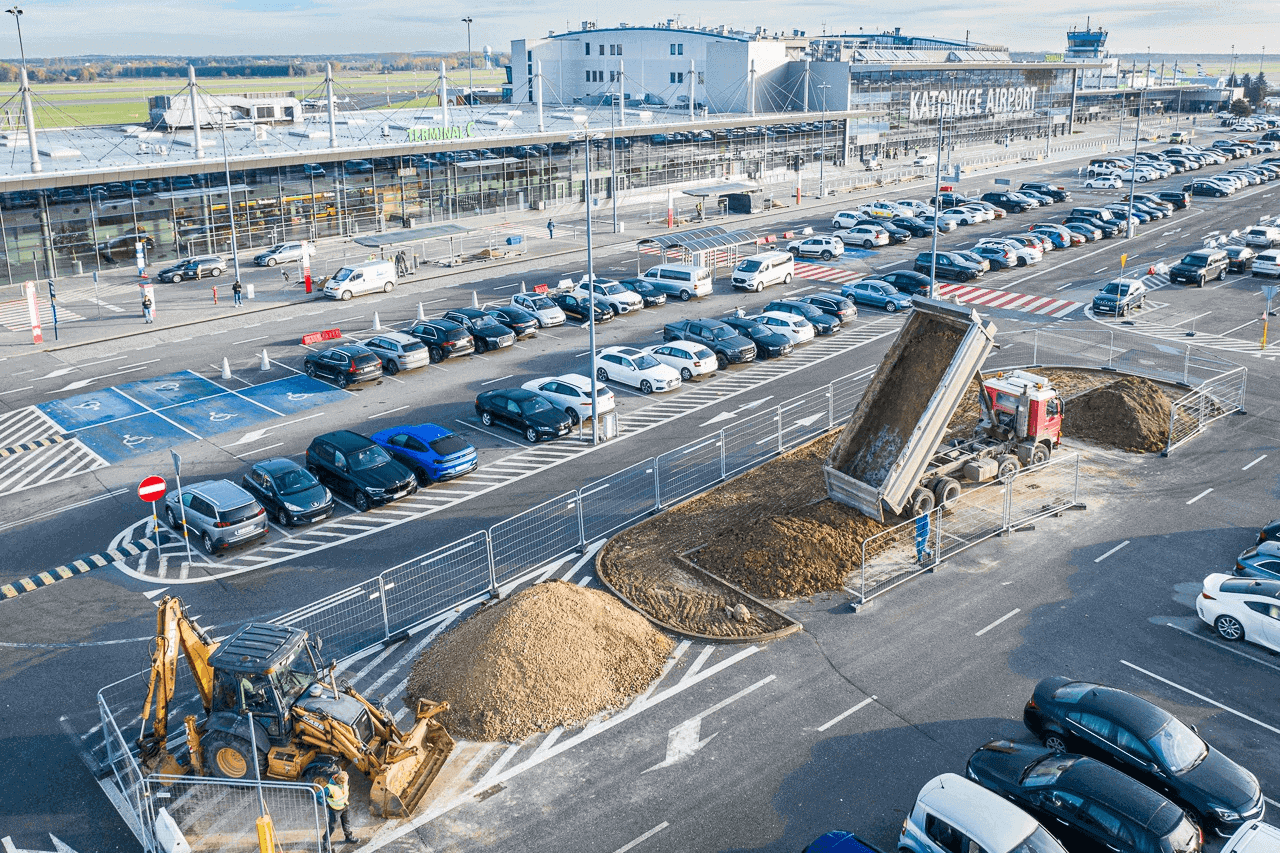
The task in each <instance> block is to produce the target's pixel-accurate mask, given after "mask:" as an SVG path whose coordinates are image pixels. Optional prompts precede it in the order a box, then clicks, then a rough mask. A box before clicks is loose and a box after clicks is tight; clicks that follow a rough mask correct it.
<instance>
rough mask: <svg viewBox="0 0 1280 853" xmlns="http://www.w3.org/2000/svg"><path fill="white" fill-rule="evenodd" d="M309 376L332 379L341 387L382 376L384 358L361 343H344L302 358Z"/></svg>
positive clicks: (303, 368)
mask: <svg viewBox="0 0 1280 853" xmlns="http://www.w3.org/2000/svg"><path fill="white" fill-rule="evenodd" d="M302 370H303V372H304V373H306V374H307V375H308V376H312V377H315V376H323V377H324V378H326V379H331V380H333V382H334V383H335V384H337V386H338V387H339V388H346V387H347V386H348V385H354V384H355V383H357V382H369V381H371V380H373V379H381V378H382V360H381V359H380V358H378V356H377V354H375V353H374V352H373V350H370V349H368V348H367V347H363V346H361V345H360V344H343V345H342V346H337V347H333V348H332V349H327V350H324V351H323V352H309V353H307V357H306V358H304V359H303V360H302Z"/></svg>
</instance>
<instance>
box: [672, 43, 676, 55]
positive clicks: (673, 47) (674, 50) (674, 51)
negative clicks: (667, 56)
mask: <svg viewBox="0 0 1280 853" xmlns="http://www.w3.org/2000/svg"><path fill="white" fill-rule="evenodd" d="M671 55H672V56H675V55H676V46H675V45H674V44H673V45H671Z"/></svg>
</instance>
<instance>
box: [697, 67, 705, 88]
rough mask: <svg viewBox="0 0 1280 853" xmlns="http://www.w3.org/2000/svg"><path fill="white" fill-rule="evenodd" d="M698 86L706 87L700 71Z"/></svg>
mask: <svg viewBox="0 0 1280 853" xmlns="http://www.w3.org/2000/svg"><path fill="white" fill-rule="evenodd" d="M698 85H699V86H705V85H707V81H706V79H705V78H704V77H703V73H702V72H701V71H699V72H698Z"/></svg>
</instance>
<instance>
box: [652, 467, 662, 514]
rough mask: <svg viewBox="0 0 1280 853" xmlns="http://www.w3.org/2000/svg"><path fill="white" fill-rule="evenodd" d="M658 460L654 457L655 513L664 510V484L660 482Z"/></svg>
mask: <svg viewBox="0 0 1280 853" xmlns="http://www.w3.org/2000/svg"><path fill="white" fill-rule="evenodd" d="M658 459H659V457H657V456H655V457H653V511H654V512H657V511H658V510H660V509H662V483H660V482H659V481H658Z"/></svg>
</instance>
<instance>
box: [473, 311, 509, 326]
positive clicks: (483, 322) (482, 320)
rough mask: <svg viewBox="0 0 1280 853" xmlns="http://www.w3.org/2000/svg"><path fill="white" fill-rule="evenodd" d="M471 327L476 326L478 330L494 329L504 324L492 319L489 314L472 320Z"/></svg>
mask: <svg viewBox="0 0 1280 853" xmlns="http://www.w3.org/2000/svg"><path fill="white" fill-rule="evenodd" d="M471 325H473V326H475V327H476V328H477V329H493V328H497V327H498V326H501V325H502V324H501V323H499V322H498V321H497V320H495V319H493V318H492V317H490V316H489V315H488V314H485V315H484V316H483V317H477V318H475V319H474V320H472V321H471Z"/></svg>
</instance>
